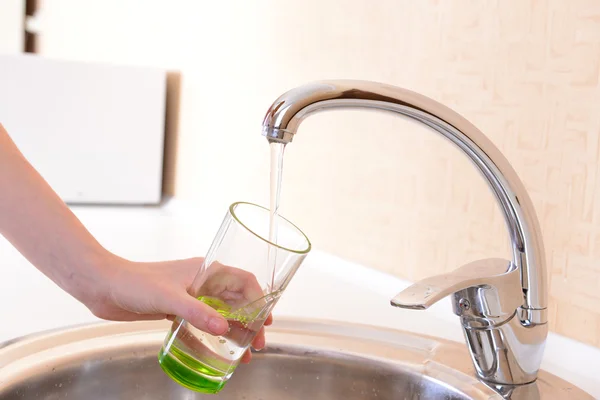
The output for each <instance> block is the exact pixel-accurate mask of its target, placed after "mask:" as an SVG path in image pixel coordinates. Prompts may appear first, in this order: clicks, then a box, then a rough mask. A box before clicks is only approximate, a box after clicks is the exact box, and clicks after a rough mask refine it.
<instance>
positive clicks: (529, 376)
mask: <svg viewBox="0 0 600 400" xmlns="http://www.w3.org/2000/svg"><path fill="white" fill-rule="evenodd" d="M349 108H356V109H371V110H376V111H390V112H393V113H396V114H398V115H402V116H405V117H409V118H412V119H414V120H417V121H419V122H422V123H423V124H425V125H427V126H428V127H430V128H432V129H433V130H434V131H436V132H437V133H439V134H441V135H442V136H444V137H445V138H446V139H448V140H450V141H451V142H452V143H454V144H455V145H456V146H457V147H458V148H459V149H461V150H462V152H463V153H464V154H465V155H466V156H467V157H468V158H469V159H470V160H471V161H472V162H473V164H474V165H475V167H476V168H477V169H478V170H479V172H481V174H482V175H483V177H484V178H485V180H486V181H487V183H488V184H489V187H490V189H491V190H492V192H493V193H494V196H495V197H496V199H497V200H498V203H499V205H500V208H501V210H502V212H503V214H504V218H505V221H506V225H507V228H508V231H509V235H510V239H511V247H512V261H509V260H502V259H485V260H479V261H475V262H472V263H470V264H467V265H465V266H462V267H460V268H458V269H456V270H455V271H453V272H451V273H448V274H443V275H438V276H434V277H430V278H427V279H425V280H422V281H420V282H417V283H415V284H414V285H412V286H410V287H408V288H407V289H405V290H403V291H402V292H400V293H399V294H398V295H397V296H396V297H394V298H393V299H392V300H391V304H392V305H393V306H396V307H401V308H409V309H415V310H425V309H427V308H428V307H429V306H431V305H432V304H434V303H435V302H437V301H439V300H440V299H442V298H444V297H446V296H448V295H452V300H453V309H454V313H455V314H457V315H458V316H459V317H460V320H461V323H462V327H463V331H464V335H465V339H466V342H467V346H468V348H469V351H470V354H471V359H472V361H473V365H474V367H475V373H476V375H477V376H478V377H479V379H481V380H482V381H484V382H486V383H487V384H488V385H491V386H494V387H498V390H499V391H500V392H503V393H506V392H509V393H510V392H513V391H514V389H515V388H518V386H519V385H527V384H529V383H532V382H534V381H535V380H536V378H537V373H538V370H539V368H540V364H541V362H542V357H543V353H544V346H545V344H546V337H547V334H548V324H547V322H548V316H547V306H548V282H547V276H546V274H547V273H546V263H545V260H544V248H543V243H542V235H541V233H540V228H539V223H538V220H537V217H536V214H535V211H534V208H533V205H532V203H531V199H530V198H529V196H528V194H527V191H526V190H525V187H524V186H523V183H522V182H521V180H520V179H519V177H518V176H517V174H516V172H515V171H514V169H513V168H512V167H511V165H510V164H509V163H508V161H507V159H506V158H505V157H504V156H503V155H502V154H501V153H500V151H499V150H498V148H497V147H496V146H494V144H492V142H491V141H490V140H489V139H488V138H487V137H486V136H485V135H484V134H483V133H482V132H481V131H480V130H479V129H477V128H476V127H475V126H474V125H473V124H471V123H470V122H469V121H467V120H466V119H464V118H463V117H461V116H460V115H459V114H457V113H456V112H454V111H452V110H451V109H449V108H447V107H445V106H444V105H442V104H440V103H438V102H436V101H434V100H432V99H429V98H427V97H425V96H422V95H420V94H418V93H415V92H412V91H409V90H406V89H402V88H398V87H394V86H390V85H386V84H381V83H376V82H368V81H351V80H348V81H346V80H339V81H324V82H316V83H312V84H307V85H304V86H300V87H298V88H295V89H292V90H290V91H288V92H287V93H285V94H283V95H282V96H281V97H279V98H278V99H277V100H275V102H274V103H273V104H272V105H271V107H270V108H269V110H268V112H267V114H266V116H265V118H264V121H263V135H264V136H266V137H267V139H268V140H269V141H270V142H283V143H289V142H291V141H292V139H293V137H294V135H295V134H296V132H297V131H298V127H299V126H300V124H301V122H302V121H303V120H304V119H305V118H306V117H308V116H309V115H311V114H314V113H316V112H319V111H326V110H330V109H349Z"/></svg>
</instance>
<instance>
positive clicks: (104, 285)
mask: <svg viewBox="0 0 600 400" xmlns="http://www.w3.org/2000/svg"><path fill="white" fill-rule="evenodd" d="M121 260H122V259H120V258H119V257H117V256H116V255H114V254H112V253H111V252H109V251H108V250H106V249H104V248H100V249H95V250H94V251H90V252H88V253H87V254H85V255H82V256H80V257H77V260H74V264H73V265H72V266H70V267H69V268H67V270H66V272H67V273H66V276H64V277H63V282H62V284H61V283H59V286H61V287H62V288H63V289H64V290H65V291H66V292H68V293H69V294H70V295H71V296H73V297H74V298H76V299H77V300H78V301H80V302H81V303H83V304H84V305H86V306H87V307H88V308H90V307H91V306H92V305H93V304H96V303H98V302H103V301H104V300H105V299H106V298H107V297H109V295H110V290H111V282H113V281H114V276H115V274H116V271H117V268H116V267H115V266H116V264H117V263H118V262H119V261H121Z"/></svg>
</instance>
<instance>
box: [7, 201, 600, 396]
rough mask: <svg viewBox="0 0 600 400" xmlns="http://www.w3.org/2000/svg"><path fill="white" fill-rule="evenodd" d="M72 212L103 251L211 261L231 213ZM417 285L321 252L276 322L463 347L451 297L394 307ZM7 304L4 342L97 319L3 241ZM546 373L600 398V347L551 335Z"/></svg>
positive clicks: (285, 299) (179, 209)
mask: <svg viewBox="0 0 600 400" xmlns="http://www.w3.org/2000/svg"><path fill="white" fill-rule="evenodd" d="M72 209H73V211H74V212H75V213H76V214H77V215H78V217H79V218H80V219H81V220H82V222H83V223H84V224H85V225H86V226H87V228H88V229H89V230H90V231H91V232H92V233H93V234H94V235H95V236H96V237H97V238H98V240H99V241H100V242H101V243H102V244H103V245H105V246H106V247H107V248H109V249H110V250H111V251H113V252H115V253H117V254H119V255H120V256H123V257H126V258H130V259H134V260H138V261H158V260H166V259H174V258H185V257H193V256H203V255H204V252H205V251H206V249H207V248H208V246H209V245H210V242H211V240H212V236H213V234H214V233H215V232H216V230H217V228H218V226H219V224H220V222H221V219H222V218H223V216H224V213H225V209H223V210H222V212H219V213H203V212H200V211H198V210H195V209H191V208H189V207H185V206H184V205H182V204H180V203H177V202H171V203H170V204H169V205H168V206H166V207H160V208H158V207H156V208H154V207H148V208H146V207H72ZM409 284H410V282H406V281H403V280H400V279H398V278H395V277H393V276H390V275H388V274H385V273H382V272H379V271H376V270H373V269H370V268H367V267H365V266H361V265H357V264H354V263H351V262H348V261H345V260H342V259H340V258H338V257H335V256H333V255H330V254H326V253H323V252H321V251H318V249H316V250H313V252H312V253H311V254H310V255H309V256H308V257H307V259H306V261H305V263H304V264H303V265H302V267H301V268H300V270H299V271H298V272H297V274H296V276H295V277H294V279H293V280H292V282H291V283H290V286H289V287H288V289H287V291H286V292H285V293H284V295H283V296H282V298H281V300H280V302H279V303H278V305H277V307H276V309H275V311H274V316H275V317H277V316H283V315H285V316H297V317H309V318H322V319H329V320H340V321H346V322H356V323H362V324H370V325H378V326H384V327H389V328H396V329H402V330H407V331H412V332H416V333H423V334H428V335H432V336H437V337H442V338H445V339H450V340H455V341H459V342H462V341H463V336H462V331H461V328H460V323H459V320H458V317H456V316H455V315H454V314H453V313H452V309H451V306H450V302H449V300H448V299H444V300H443V301H441V302H439V303H438V304H436V305H435V306H434V307H432V308H430V309H429V310H427V311H412V310H403V309H398V308H394V307H391V306H390V304H389V300H390V299H391V298H392V297H393V296H394V295H395V294H397V293H398V292H399V291H401V290H402V289H403V288H405V287H407V286H408V285H409ZM309 288H310V289H309ZM309 290H310V295H309V294H308V292H309ZM0 300H2V303H1V304H2V308H1V311H0V315H1V316H2V319H3V321H5V322H4V323H3V324H2V325H0V342H1V341H4V340H8V339H11V338H14V337H17V336H21V335H25V334H29V333H33V332H37V331H41V330H46V329H51V328H57V327H61V326H65V325H72V324H78V323H84V322H92V321H97V318H96V317H94V316H93V315H92V314H91V313H90V312H89V311H88V310H87V308H85V307H84V306H83V305H82V304H80V303H79V302H77V301H76V300H74V299H73V298H72V297H71V296H69V295H68V294H66V293H64V292H63V291H62V290H60V289H59V288H58V287H56V286H55V285H54V284H53V283H52V282H51V281H50V280H49V279H48V278H46V277H45V276H44V275H43V274H41V273H40V272H38V271H37V270H36V269H35V268H34V267H33V266H32V265H31V264H30V263H29V262H27V260H25V259H24V258H23V257H22V256H21V255H20V254H19V253H18V252H17V251H16V250H14V249H13V248H12V247H11V246H10V244H9V243H8V242H7V241H6V240H5V239H4V238H2V237H1V236H0ZM48 310H50V311H48ZM267 340H268V332H267ZM542 368H543V369H545V370H547V371H548V372H550V373H553V374H555V375H557V376H560V377H561V378H563V379H565V380H567V381H569V382H572V383H573V384H575V385H576V386H579V387H580V388H582V389H584V390H586V391H587V392H589V393H590V394H592V395H593V396H594V397H596V398H600V378H598V377H597V371H599V370H600V349H597V348H594V347H591V346H587V345H585V344H582V343H579V342H576V341H573V340H570V339H568V338H565V337H562V336H559V335H556V334H553V333H551V334H550V335H549V337H548V343H547V345H546V351H545V357H544V362H543V365H542Z"/></svg>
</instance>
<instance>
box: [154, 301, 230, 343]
mask: <svg viewBox="0 0 600 400" xmlns="http://www.w3.org/2000/svg"><path fill="white" fill-rule="evenodd" d="M164 301H165V302H167V301H168V302H169V304H165V307H164V309H165V311H166V313H167V314H172V315H178V316H180V317H181V318H183V319H185V320H187V321H188V322H189V323H190V324H192V325H193V326H195V327H196V328H198V329H200V330H201V331H204V332H207V333H211V334H213V335H223V334H224V333H226V332H227V330H228V329H229V324H228V323H227V320H226V319H225V318H223V316H222V315H221V314H219V313H218V312H217V311H215V310H214V309H213V308H211V307H210V306H208V305H206V304H204V303H203V302H201V301H200V300H197V299H195V298H193V297H192V296H190V295H188V294H187V292H183V293H182V294H180V295H178V297H176V298H168V299H165V300H164Z"/></svg>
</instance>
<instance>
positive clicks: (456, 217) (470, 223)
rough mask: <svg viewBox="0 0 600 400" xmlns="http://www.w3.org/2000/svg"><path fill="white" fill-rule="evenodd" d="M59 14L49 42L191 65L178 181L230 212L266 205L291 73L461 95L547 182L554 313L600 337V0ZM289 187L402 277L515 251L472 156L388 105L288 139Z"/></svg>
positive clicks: (329, 120) (320, 241) (105, 0)
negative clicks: (272, 146) (269, 125)
mask: <svg viewBox="0 0 600 400" xmlns="http://www.w3.org/2000/svg"><path fill="white" fill-rule="evenodd" d="M42 10H43V14H41V15H40V21H39V22H40V30H41V31H42V32H41V35H40V38H39V39H40V42H39V49H40V52H41V53H42V54H43V55H47V56H52V57H65V58H70V59H79V60H96V61H107V62H116V63H128V64H143V65H156V66H161V67H167V68H170V69H172V70H173V71H178V72H180V74H181V75H180V76H181V80H180V88H179V89H178V90H179V91H180V94H181V97H180V103H179V112H178V120H177V123H176V124H175V125H174V126H177V128H178V129H177V133H178V138H177V140H176V143H177V146H176V157H173V159H175V160H176V165H175V167H176V168H175V169H174V170H175V171H176V173H175V174H174V179H175V181H174V182H171V183H173V184H174V185H173V186H172V187H173V190H174V193H175V195H176V197H178V198H180V199H183V200H187V201H191V202H194V203H195V204H197V205H198V206H201V207H212V208H214V209H215V210H216V211H215V212H218V213H222V212H223V210H224V209H225V207H226V205H227V204H228V203H230V202H231V201H233V200H238V199H246V200H251V201H259V202H261V203H264V204H266V203H267V201H268V160H269V156H268V146H267V144H266V142H265V140H264V138H262V137H261V136H260V123H261V120H262V117H263V115H264V112H265V111H266V110H267V108H268V106H269V105H270V104H271V102H272V101H273V100H274V99H275V98H276V97H277V96H278V95H279V94H281V93H282V92H283V91H285V90H287V89H289V88H292V87H294V86H296V85H299V84H301V83H304V82H306V81H311V80H315V79H326V78H359V79H369V80H378V81H384V82H386V83H390V84H395V85H399V86H404V87H406V88H409V89H412V90H415V91H418V92H421V93H423V94H425V95H427V96H430V97H432V98H434V99H436V100H438V101H441V102H443V103H445V104H446V105H448V106H450V107H452V108H454V109H455V110H457V111H458V112H459V113H461V114H463V115H464V116H465V117H466V118H467V119H469V120H471V121H472V122H473V123H474V124H475V125H477V126H478V127H479V128H480V129H482V130H483V132H485V133H487V134H488V135H489V137H490V138H491V140H492V141H493V142H494V143H495V144H496V145H497V146H498V147H499V148H500V149H501V151H502V152H503V153H504V154H505V155H506V157H507V158H508V159H509V160H510V162H511V163H512V164H513V165H514V167H515V169H516V170H517V172H518V173H519V174H520V176H521V177H522V179H523V181H524V183H525V186H526V187H527V188H528V190H529V192H530V194H531V197H532V199H533V202H534V204H535V206H536V209H537V212H538V215H539V218H540V220H541V226H542V229H543V232H544V238H545V240H546V243H545V245H546V251H547V259H548V263H549V269H550V272H551V278H552V282H551V303H550V321H551V329H552V330H554V331H556V332H558V333H560V334H564V335H567V336H570V337H572V338H575V339H578V340H581V341H584V342H587V343H590V344H593V345H596V346H600V200H598V199H599V198H600V197H598V194H600V155H599V152H600V143H599V140H598V136H599V128H600V113H598V106H599V104H600V87H599V82H598V75H599V67H600V65H599V61H600V4H599V3H598V2H597V1H594V0H587V1H586V0H577V1H568V2H567V1H561V0H554V1H550V0H548V1H533V0H528V1H525V0H504V1H491V0H489V1H480V0H477V1H465V0H456V1H450V0H446V1H408V0H406V1H399V0H387V1H383V0H382V1H377V2H373V1H370V0H343V1H342V0H338V1H317V0H306V1H303V2H281V1H275V0H270V1H268V0H263V1H253V2H242V1H239V2H237V1H220V2H198V1H196V0H189V1H181V0H180V1H178V0H102V1H99V0H98V1H93V0H44V1H43V5H42ZM171 133H173V132H171ZM282 196H283V197H282V212H283V213H284V214H285V215H287V216H289V217H290V218H292V219H293V220H295V221H297V222H298V223H299V224H300V225H301V226H302V227H303V228H304V229H305V230H306V232H307V233H308V234H309V236H310V237H311V238H312V239H313V241H314V243H315V245H316V246H318V247H320V248H322V249H324V250H329V251H331V252H334V253H336V254H339V255H341V256H344V257H346V258H349V259H351V260H354V261H359V262H362V263H365V264H367V265H371V266H373V267H374V268H377V269H381V270H385V271H389V272H392V273H394V274H397V275H399V276H401V277H405V278H409V279H413V280H416V279H420V278H423V277H426V276H428V275H431V274H435V273H441V272H444V271H449V270H451V269H454V268H456V267H458V266H460V265H461V264H463V263H466V262H468V261H471V260H473V259H476V258H478V257H490V256H505V257H508V254H509V253H508V246H507V237H506V233H505V229H504V226H503V221H502V219H501V216H500V214H499V211H498V209H497V207H496V205H495V203H494V201H493V199H492V196H491V194H490V193H488V189H487V188H486V186H485V184H484V183H483V181H482V179H481V178H480V177H479V176H478V175H477V174H476V173H475V172H474V169H473V168H472V167H471V166H470V165H469V164H468V162H467V161H466V160H465V159H463V157H461V156H460V154H458V152H457V150H455V149H453V148H452V147H450V145H449V144H448V143H446V142H445V141H444V140H442V139H440V138H438V137H436V136H435V135H433V134H431V133H430V132H428V131H427V130H426V129H425V128H422V127H418V126H416V125H414V124H410V123H408V122H406V121H403V120H400V119H398V118H394V117H391V116H387V115H378V114H371V113H356V112H355V113H345V112H344V113H342V112H338V113H331V114H324V115H318V116H315V117H313V118H311V119H309V120H307V121H306V122H305V123H304V124H303V126H302V128H301V130H300V133H299V134H298V137H297V138H296V139H295V141H294V143H293V144H292V145H290V146H289V147H288V149H287V150H286V158H285V169H284V188H283V195H282Z"/></svg>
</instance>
